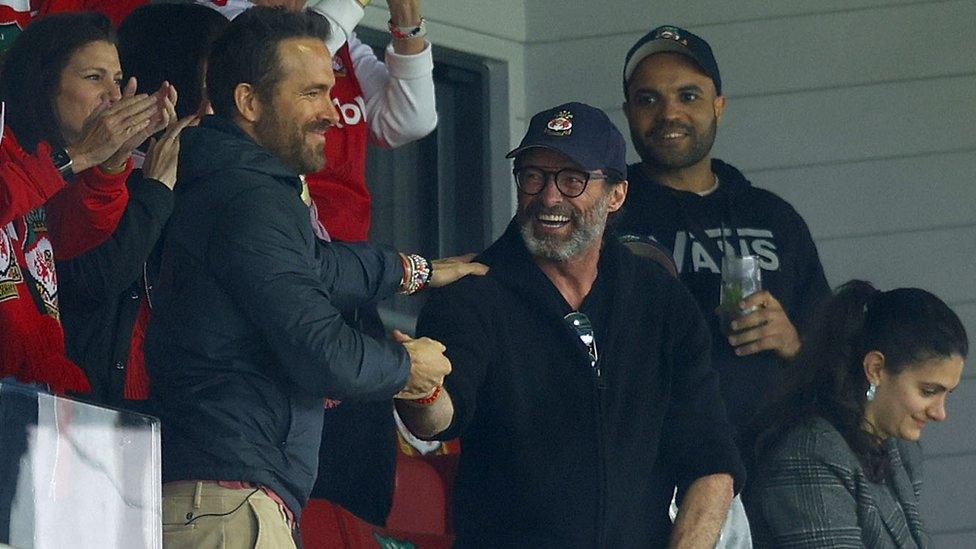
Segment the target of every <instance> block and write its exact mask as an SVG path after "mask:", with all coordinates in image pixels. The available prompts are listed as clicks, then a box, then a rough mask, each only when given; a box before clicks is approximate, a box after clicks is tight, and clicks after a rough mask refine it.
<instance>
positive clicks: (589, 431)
mask: <svg viewBox="0 0 976 549" xmlns="http://www.w3.org/2000/svg"><path fill="white" fill-rule="evenodd" d="M625 148H626V146H625V143H624V139H623V136H622V135H621V134H620V132H619V131H618V130H617V129H616V128H615V127H614V126H613V124H612V123H611V122H610V120H609V118H607V116H606V114H604V113H603V112H602V111H600V110H598V109H595V108H593V107H590V106H588V105H584V104H581V103H568V104H565V105H560V106H558V107H554V108H552V109H548V110H546V111H543V112H541V113H539V114H537V115H535V116H534V117H533V118H532V121H531V122H530V125H529V129H528V132H527V134H526V135H525V137H524V138H523V139H522V143H521V145H520V146H519V147H518V148H517V149H515V150H514V151H512V152H511V153H509V155H508V156H509V157H510V158H514V175H515V183H516V186H517V188H518V211H517V213H516V215H515V219H514V220H513V221H512V223H511V225H510V226H509V228H508V230H507V231H506V232H505V234H504V235H503V236H502V237H501V238H500V239H499V240H498V241H496V242H495V243H494V244H492V245H491V247H489V248H488V250H486V251H485V252H484V253H483V254H482V255H481V257H480V261H483V262H484V263H487V264H488V265H489V266H490V269H491V270H490V271H489V273H488V275H487V276H485V277H477V278H478V280H473V279H470V278H469V279H467V280H462V281H460V282H459V283H457V284H454V285H452V286H451V287H450V288H445V289H444V290H442V291H438V292H435V293H434V294H433V295H432V296H431V299H430V301H429V302H428V303H427V305H426V307H425V308H424V310H423V312H422V313H421V317H420V320H419V323H418V332H419V333H421V334H424V335H428V336H430V337H433V338H436V339H437V340H439V341H442V342H444V344H445V346H446V347H447V351H446V352H445V354H446V355H447V356H448V357H449V358H450V360H451V362H452V364H453V370H452V374H451V375H449V376H448V377H446V378H445V382H444V387H443V388H442V389H441V390H440V391H438V392H437V393H435V395H433V396H432V397H431V398H428V399H424V400H423V401H414V402H406V401H401V402H398V403H397V409H398V410H399V412H400V415H401V417H402V419H403V420H404V423H405V424H406V425H407V426H408V427H409V428H410V429H411V430H412V431H413V432H414V433H415V434H416V435H418V436H420V437H422V438H437V439H441V440H446V439H450V438H454V437H457V436H460V437H461V444H462V446H463V448H464V451H463V452H462V453H461V461H460V465H459V468H458V474H457V480H456V485H455V492H454V503H455V508H454V513H453V517H454V521H455V531H456V532H457V540H456V545H455V546H456V547H532V548H539V547H560V548H575V547H579V548H592V547H614V548H623V549H626V548H644V547H662V546H665V545H667V544H668V543H669V540H670V541H671V542H672V543H673V544H674V545H675V546H677V547H706V546H708V547H711V546H713V545H714V543H715V539H716V537H717V535H718V531H719V527H720V526H721V523H722V519H723V518H724V517H725V513H726V511H727V509H728V505H729V501H730V500H731V499H732V494H733V489H734V485H735V484H737V483H738V482H740V481H741V480H742V476H741V470H742V469H741V464H740V462H739V458H738V453H737V451H736V449H735V446H734V444H733V442H732V439H731V435H730V432H731V429H730V427H729V423H728V421H727V419H726V417H725V410H724V409H723V407H722V405H721V399H720V397H719V393H718V386H717V376H716V374H715V372H714V371H713V370H712V369H711V367H710V366H709V357H708V345H709V341H708V337H709V336H708V331H707V329H706V328H705V324H704V320H703V319H702V317H701V314H700V313H699V312H698V310H697V308H696V307H695V304H694V300H693V298H692V297H691V295H690V294H689V293H688V291H687V290H686V289H685V288H684V287H683V286H682V285H681V283H680V282H678V281H677V280H675V279H674V278H673V277H671V276H670V275H669V274H668V273H667V272H666V271H665V270H664V269H663V268H662V267H661V266H660V265H658V264H657V263H656V262H654V261H652V260H649V259H644V258H638V257H636V256H634V255H632V254H631V253H630V252H629V251H627V250H626V249H625V248H624V246H623V245H622V244H620V243H618V242H617V241H616V239H613V238H604V235H605V231H606V224H607V217H608V215H610V214H611V213H613V212H616V211H618V210H619V209H620V207H621V206H622V205H623V203H624V199H625V198H626V196H627V187H628V183H627V181H625V180H624V179H623V174H624V172H625V170H626V162H625V157H624V154H625ZM659 455H667V456H672V457H675V458H676V460H677V461H678V462H679V463H680V465H679V466H677V467H674V468H669V469H665V468H655V467H654V465H655V459H656V458H657V457H658V456H659ZM659 472H663V474H659ZM675 486H680V487H681V488H682V489H683V490H686V491H687V496H686V498H685V503H684V505H683V506H682V510H681V512H680V513H679V515H678V519H677V522H676V523H675V524H674V525H673V526H672V524H671V521H670V518H669V516H668V508H669V504H670V502H671V495H672V493H673V491H674V488H675Z"/></svg>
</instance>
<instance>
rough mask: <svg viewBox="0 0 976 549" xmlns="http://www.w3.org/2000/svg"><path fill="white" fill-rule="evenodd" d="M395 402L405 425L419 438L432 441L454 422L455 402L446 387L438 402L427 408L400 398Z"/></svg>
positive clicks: (442, 388)
mask: <svg viewBox="0 0 976 549" xmlns="http://www.w3.org/2000/svg"><path fill="white" fill-rule="evenodd" d="M394 402H395V403H396V409H397V412H398V413H399V414H400V419H402V420H403V424H404V425H406V426H407V429H410V432H411V433H413V434H414V435H415V436H416V437H417V438H421V439H425V440H429V439H432V438H434V437H436V436H437V435H439V434H440V433H442V432H443V431H444V430H445V429H447V428H448V427H450V425H451V422H452V421H453V420H454V402H453V401H452V400H451V395H449V394H448V393H447V389H446V388H444V387H441V393H440V396H438V397H437V400H435V401H434V402H432V403H431V404H429V405H426V406H424V405H420V404H416V403H414V402H412V401H410V400H403V399H399V398H398V399H395V400H394Z"/></svg>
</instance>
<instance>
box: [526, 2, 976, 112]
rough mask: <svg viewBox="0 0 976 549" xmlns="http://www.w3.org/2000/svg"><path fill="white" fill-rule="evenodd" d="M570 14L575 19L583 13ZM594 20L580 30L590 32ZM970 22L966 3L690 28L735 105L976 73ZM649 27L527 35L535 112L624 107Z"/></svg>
mask: <svg viewBox="0 0 976 549" xmlns="http://www.w3.org/2000/svg"><path fill="white" fill-rule="evenodd" d="M530 4H533V2H530ZM593 4H595V5H596V4H597V3H593ZM727 4H729V5H737V4H738V3H735V4H733V3H727ZM769 4H773V3H772V2H770V3H769ZM573 17H575V18H579V17H580V11H577V12H575V13H574V14H573ZM652 19H653V18H652V17H648V18H647V21H651V20H652ZM664 20H666V19H656V20H655V21H664ZM590 21H591V19H580V20H579V23H580V25H582V26H583V27H586V25H588V24H589V23H590ZM972 21H976V2H971V1H969V0H963V1H955V2H947V3H938V4H936V5H935V6H933V5H931V4H912V5H908V6H903V7H898V8H888V9H881V8H878V9H870V10H854V11H843V12H838V13H833V14H829V15H823V16H802V17H794V18H790V19H786V20H783V19H760V20H750V21H747V22H743V23H730V24H717V25H714V26H708V27H702V28H693V29H691V30H693V31H695V32H697V33H700V34H701V35H702V36H703V37H704V38H705V39H706V40H708V41H709V43H711V45H712V47H713V50H714V51H715V56H716V59H717V60H718V63H719V69H720V70H721V71H722V80H723V85H724V90H725V94H726V95H728V96H729V97H730V98H731V99H737V98H740V97H742V96H763V95H767V94H771V93H783V92H789V91H802V90H812V89H823V88H839V87H847V86H854V85H865V84H872V83H879V82H891V81H899V80H921V79H928V78H934V77H942V76H951V75H958V74H972V73H976V41H974V40H971V39H970V34H969V33H970V32H971V25H972ZM653 24H654V23H649V24H648V27H647V28H645V29H643V30H640V31H638V32H625V33H619V32H610V33H602V34H595V35H592V36H591V37H590V38H582V39H581V38H566V37H565V33H564V34H563V40H559V41H552V42H544V43H537V44H533V43H532V39H533V36H532V34H531V33H530V37H529V44H528V45H527V47H526V56H525V58H526V76H527V78H528V80H529V82H530V86H531V87H532V88H533V89H534V92H533V93H532V94H531V95H532V97H530V104H529V107H530V108H535V109H536V110H540V109H542V108H545V105H546V104H558V103H561V102H564V101H566V100H569V99H581V100H585V101H587V102H590V103H593V104H594V105H597V106H600V107H602V108H607V107H616V106H618V105H619V104H620V102H621V101H622V100H623V92H622V90H621V76H622V71H623V62H624V56H625V54H626V53H627V50H628V49H629V48H630V46H631V45H633V43H634V42H635V41H636V40H637V39H638V38H639V37H640V36H641V35H642V34H643V33H644V32H646V31H647V30H648V29H649V28H650V27H651V25H653ZM932 28H938V29H939V33H938V35H939V38H938V40H925V39H921V36H919V35H924V34H925V31H923V30H921V29H932ZM558 30H561V31H565V27H563V26H559V27H558Z"/></svg>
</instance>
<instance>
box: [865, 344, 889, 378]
mask: <svg viewBox="0 0 976 549" xmlns="http://www.w3.org/2000/svg"><path fill="white" fill-rule="evenodd" d="M862 364H863V366H864V377H866V378H867V380H868V383H873V384H875V385H880V384H881V382H882V381H883V380H884V376H885V369H884V367H885V356H884V355H883V354H881V351H868V353H867V354H866V355H864V359H863V360H862Z"/></svg>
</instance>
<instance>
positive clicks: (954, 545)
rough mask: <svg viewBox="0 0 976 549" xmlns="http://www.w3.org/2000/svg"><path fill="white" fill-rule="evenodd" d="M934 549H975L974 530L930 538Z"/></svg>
mask: <svg viewBox="0 0 976 549" xmlns="http://www.w3.org/2000/svg"><path fill="white" fill-rule="evenodd" d="M932 547H934V548H935V549H973V547H976V529H974V530H971V531H968V532H963V533H958V534H940V535H935V536H932Z"/></svg>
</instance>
